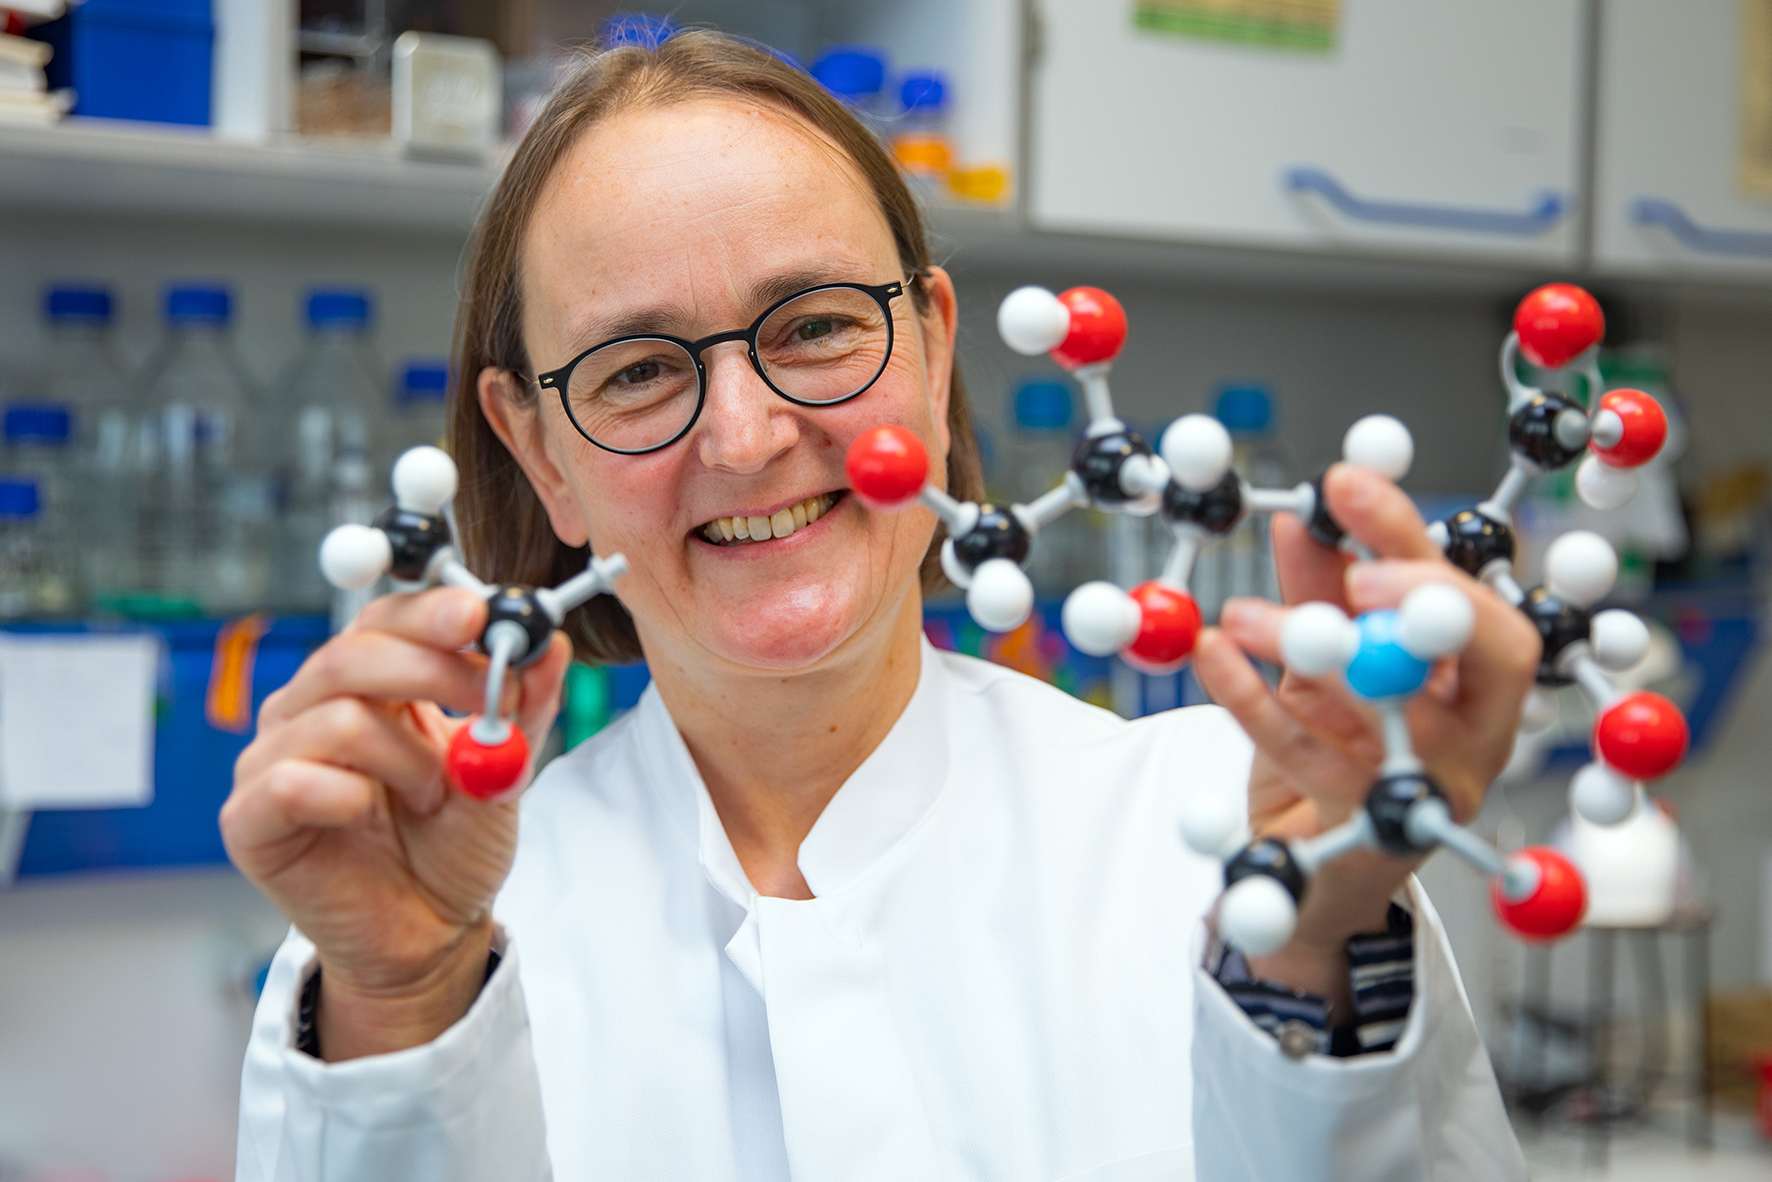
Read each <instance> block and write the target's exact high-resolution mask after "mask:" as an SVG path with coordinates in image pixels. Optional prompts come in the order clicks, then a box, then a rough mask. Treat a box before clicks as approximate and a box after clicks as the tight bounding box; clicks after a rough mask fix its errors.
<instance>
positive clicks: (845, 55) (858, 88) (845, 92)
mask: <svg viewBox="0 0 1772 1182" xmlns="http://www.w3.org/2000/svg"><path fill="white" fill-rule="evenodd" d="M812 76H813V77H814V78H816V79H818V80H819V81H820V82H822V83H823V84H824V87H825V89H826V90H828V91H830V92H831V93H832V94H834V95H836V96H837V97H838V98H840V99H842V100H843V101H844V102H845V103H848V104H849V106H850V107H851V108H853V109H854V111H855V113H856V114H857V115H858V116H860V117H861V121H862V122H863V123H865V124H867V125H868V126H869V127H870V128H872V129H873V130H874V132H875V133H876V134H879V133H880V132H881V130H882V129H883V120H882V116H883V115H884V114H885V112H884V110H883V109H882V108H883V104H882V101H881V97H882V95H881V92H882V91H883V90H884V89H885V87H886V51H885V50H883V49H878V48H875V47H874V46H871V45H841V46H834V47H832V48H831V49H827V50H826V51H825V52H824V55H823V56H822V57H820V58H819V59H818V60H817V61H815V62H813V63H812Z"/></svg>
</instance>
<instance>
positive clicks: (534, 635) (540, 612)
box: [480, 583, 554, 668]
mask: <svg viewBox="0 0 1772 1182" xmlns="http://www.w3.org/2000/svg"><path fill="white" fill-rule="evenodd" d="M500 620H510V621H512V622H514V623H517V624H521V625H522V626H523V631H524V632H526V633H527V634H528V636H529V647H528V648H527V649H525V650H523V651H522V652H521V653H518V654H517V656H516V658H515V659H514V660H512V662H511V664H512V665H513V666H514V667H516V668H522V667H523V666H524V665H527V664H529V663H530V662H531V661H535V660H539V659H540V658H541V655H542V654H543V653H545V652H547V650H548V637H550V636H552V635H553V634H554V621H553V620H552V619H550V618H549V616H548V613H547V611H546V610H545V609H544V608H543V607H542V605H541V601H540V600H538V599H536V597H535V588H533V587H523V586H519V585H517V584H515V583H507V584H505V585H504V586H503V587H500V588H499V589H498V590H496V591H494V592H493V593H492V598H491V599H488V600H487V601H486V628H485V629H484V630H483V631H482V632H481V633H480V648H481V650H482V651H485V648H486V634H487V633H488V632H490V631H491V630H492V626H493V625H494V624H496V623H498V622H499V621H500Z"/></svg>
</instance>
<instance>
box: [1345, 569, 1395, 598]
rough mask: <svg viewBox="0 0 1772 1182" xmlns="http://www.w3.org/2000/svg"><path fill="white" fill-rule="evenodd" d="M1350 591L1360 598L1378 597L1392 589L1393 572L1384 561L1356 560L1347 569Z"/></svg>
mask: <svg viewBox="0 0 1772 1182" xmlns="http://www.w3.org/2000/svg"><path fill="white" fill-rule="evenodd" d="M1347 579H1348V591H1349V592H1350V593H1351V594H1352V595H1354V596H1355V597H1356V598H1359V599H1378V598H1380V597H1381V596H1383V595H1384V593H1385V592H1386V591H1388V590H1389V589H1390V585H1391V574H1390V570H1389V568H1387V567H1386V566H1385V565H1384V563H1382V562H1356V563H1354V564H1353V565H1352V566H1350V567H1348V569H1347Z"/></svg>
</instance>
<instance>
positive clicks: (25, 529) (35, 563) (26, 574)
mask: <svg viewBox="0 0 1772 1182" xmlns="http://www.w3.org/2000/svg"><path fill="white" fill-rule="evenodd" d="M42 510H43V500H42V496H41V494H40V490H39V489H38V487H37V482H36V481H34V480H32V479H31V478H30V477H28V476H23V475H14V474H6V475H0V619H6V620H17V619H25V618H29V617H33V616H59V615H64V614H66V613H67V612H69V611H70V610H71V609H72V606H73V596H72V594H71V593H70V590H69V587H68V580H67V571H66V569H65V567H64V566H63V565H62V564H61V563H60V562H58V561H57V555H56V551H55V548H54V546H53V539H52V538H51V537H50V535H49V532H48V531H47V530H46V529H45V528H44V522H43V518H42Z"/></svg>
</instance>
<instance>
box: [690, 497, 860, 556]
mask: <svg viewBox="0 0 1772 1182" xmlns="http://www.w3.org/2000/svg"><path fill="white" fill-rule="evenodd" d="M836 502H837V498H836V495H835V494H833V493H820V494H818V495H817V496H816V497H807V498H806V499H805V500H804V501H801V502H800V503H799V504H796V505H789V506H788V507H787V508H786V509H782V510H780V511H778V512H777V513H776V514H775V515H774V516H772V517H717V518H715V519H714V520H713V521H710V522H708V523H707V524H706V525H704V526H702V527H701V532H702V536H703V537H705V538H706V539H707V540H708V541H710V542H713V543H715V544H716V545H721V546H724V545H731V544H736V543H739V542H767V541H768V540H769V539H770V538H785V537H787V536H788V535H789V534H791V533H793V532H794V531H795V530H802V529H805V528H806V527H807V526H809V525H811V524H812V523H813V522H815V521H817V520H818V519H819V518H820V517H823V516H824V515H825V514H826V513H828V512H830V508H831V506H832V505H834V504H836Z"/></svg>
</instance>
